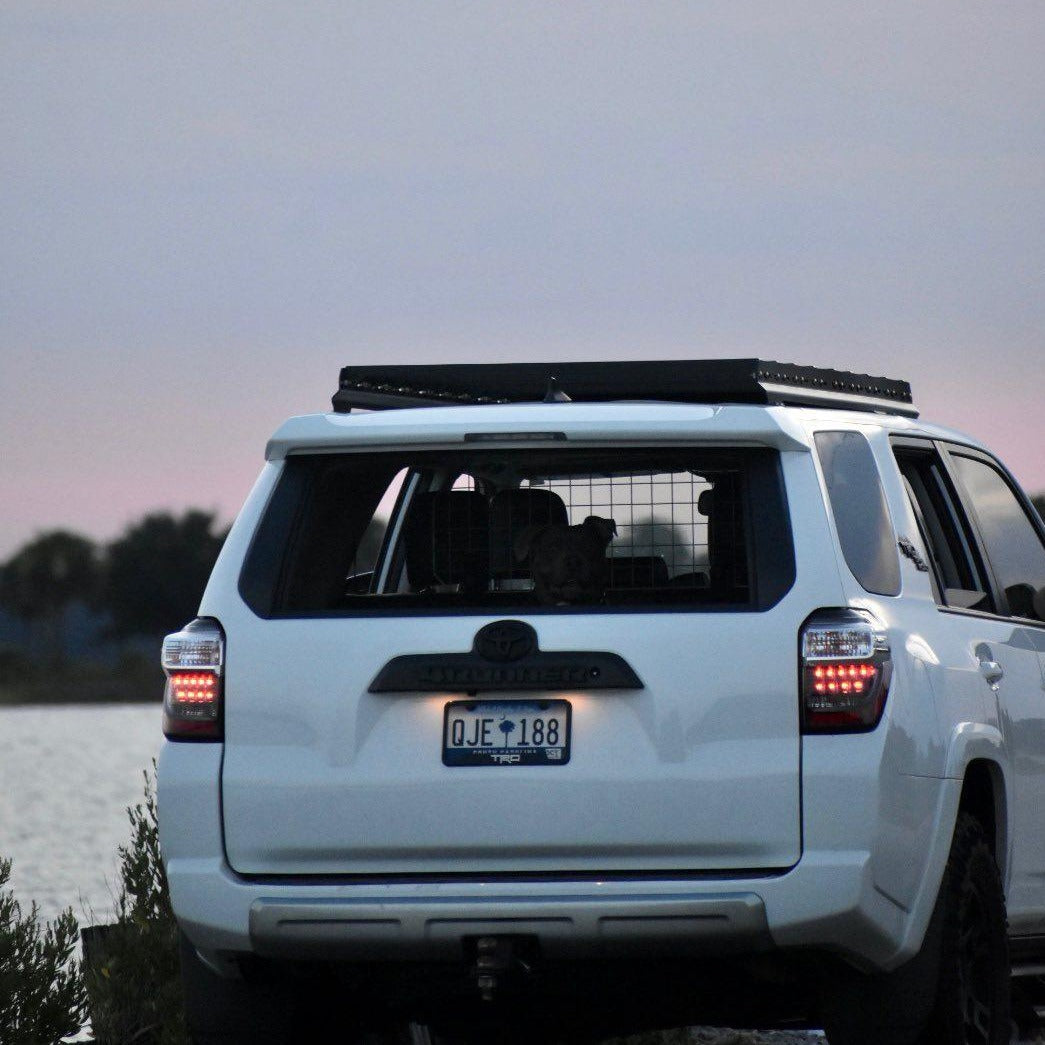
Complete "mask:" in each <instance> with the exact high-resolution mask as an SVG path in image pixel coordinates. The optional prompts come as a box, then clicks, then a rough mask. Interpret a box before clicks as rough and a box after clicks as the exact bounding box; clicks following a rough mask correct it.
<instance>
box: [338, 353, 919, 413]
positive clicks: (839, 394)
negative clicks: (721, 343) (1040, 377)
mask: <svg viewBox="0 0 1045 1045" xmlns="http://www.w3.org/2000/svg"><path fill="white" fill-rule="evenodd" d="M651 399H652V400H663V401H666V402H673V403H761V404H779V403H791V404H799V405H805V406H828V407H837V408H841V409H846V410H870V411H882V412H886V413H892V414H904V415H906V416H908V417H917V416H918V411H917V410H915V409H914V407H913V406H912V405H911V386H910V385H909V384H908V383H907V382H906V381H895V380H892V379H890V378H885V377H871V376H869V375H868V374H853V373H850V372H848V371H845V370H825V369H822V368H820V367H812V366H796V365H795V364H794V363H773V362H768V361H766V360H761V359H670V360H657V361H653V360H649V361H642V362H602V363H439V364H431V365H429V364H419V365H417V366H414V365H409V364H407V365H395V366H384V365H375V366H346V367H343V368H342V370H341V377H340V381H339V384H338V390H337V392H335V393H334V398H333V404H334V410H335V411H337V412H338V413H349V412H351V410H352V408H353V407H360V408H363V409H367V410H388V409H399V408H402V407H412V406H454V405H457V406H460V405H466V404H467V405H471V404H482V403H535V402H536V403H540V402H567V401H571V400H572V401H576V402H605V401H608V400H651Z"/></svg>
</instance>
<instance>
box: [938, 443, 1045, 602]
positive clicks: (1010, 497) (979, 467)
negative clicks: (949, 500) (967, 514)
mask: <svg viewBox="0 0 1045 1045" xmlns="http://www.w3.org/2000/svg"><path fill="white" fill-rule="evenodd" d="M951 460H952V462H953V463H954V469H955V471H956V472H957V474H958V479H959V481H960V483H961V485H962V486H963V487H964V488H965V490H966V492H967V494H968V496H969V500H970V501H971V503H972V510H973V513H974V515H975V517H976V522H977V524H978V525H979V530H980V537H981V539H982V540H983V544H984V547H985V549H986V552H987V557H988V559H989V560H990V563H991V567H992V568H993V570H994V575H995V579H996V580H997V582H998V585H999V587H1001V588H1003V589H1004V591H1005V599H1006V601H1007V602H1008V610H1009V613H1010V614H1012V615H1013V616H1016V617H1028V618H1031V619H1039V620H1040V619H1045V612H1042V611H1043V610H1045V605H1043V602H1045V545H1043V544H1042V539H1041V536H1040V534H1039V533H1038V530H1037V528H1036V527H1035V525H1034V523H1033V522H1032V521H1031V518H1030V516H1029V515H1028V514H1027V512H1026V511H1025V510H1024V507H1023V505H1022V504H1021V503H1020V501H1019V498H1018V497H1017V496H1016V493H1015V491H1014V490H1013V489H1012V487H1011V486H1010V485H1009V482H1008V480H1007V479H1006V478H1005V476H1004V475H1003V474H1002V473H1001V472H1000V471H999V470H998V469H997V468H995V467H994V466H993V465H991V464H988V463H987V462H986V461H984V460H982V459H980V458H977V457H967V456H965V455H964V454H959V453H953V452H952V454H951Z"/></svg>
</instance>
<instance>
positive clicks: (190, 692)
mask: <svg viewBox="0 0 1045 1045" xmlns="http://www.w3.org/2000/svg"><path fill="white" fill-rule="evenodd" d="M224 667H225V635H224V633H223V632H222V630H221V626H220V625H219V624H218V622H217V621H214V620H194V621H193V622H192V623H191V624H189V625H187V626H186V627H185V628H183V629H182V630H181V631H179V632H176V633H175V634H173V635H168V636H167V637H166V638H165V639H164V640H163V670H164V671H165V672H166V673H167V687H166V690H165V691H164V694H163V733H164V736H166V737H167V739H168V740H221V739H222V736H223V719H224V715H223V713H222V701H223V696H224V685H223V674H224Z"/></svg>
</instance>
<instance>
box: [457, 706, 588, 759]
mask: <svg viewBox="0 0 1045 1045" xmlns="http://www.w3.org/2000/svg"><path fill="white" fill-rule="evenodd" d="M569 760H570V702H569V701H568V700H536V701H520V700H452V701H450V702H449V703H448V704H447V705H446V711H445V713H444V715H443V764H444V765H447V766H562V765H565V764H566V763H567V762H569Z"/></svg>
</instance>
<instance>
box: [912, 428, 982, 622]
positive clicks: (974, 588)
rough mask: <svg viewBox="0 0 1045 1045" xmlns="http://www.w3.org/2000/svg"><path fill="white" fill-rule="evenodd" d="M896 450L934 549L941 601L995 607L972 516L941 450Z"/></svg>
mask: <svg viewBox="0 0 1045 1045" xmlns="http://www.w3.org/2000/svg"><path fill="white" fill-rule="evenodd" d="M895 455H896V463H897V465H898V466H899V468H900V474H901V475H902V476H903V480H904V485H905V486H906V487H907V496H908V497H909V498H910V501H911V507H912V509H913V510H914V514H915V517H916V518H917V520H918V527H919V529H920V531H921V536H922V541H923V542H924V544H925V547H926V549H927V550H928V552H929V560H930V563H931V568H932V577H933V580H934V582H935V594H936V599H937V601H938V602H940V603H941V604H942V605H944V606H953V607H954V608H956V609H976V610H985V611H988V612H990V611H992V610H993V609H994V605H993V602H992V600H991V596H990V588H989V586H988V584H987V580H986V576H985V574H984V572H983V568H982V565H981V563H980V561H979V559H978V557H977V555H976V550H975V546H974V543H973V541H972V534H971V532H970V530H969V525H968V521H967V520H966V519H965V517H964V516H963V514H962V512H961V509H960V507H959V504H958V499H957V497H956V495H955V493H954V490H953V488H952V487H951V483H950V481H949V479H948V478H947V471H946V468H945V467H944V464H943V461H942V460H941V459H940V455H939V454H938V453H937V452H936V450H935V449H934V448H933V447H932V446H931V445H930V444H926V445H925V448H924V449H923V448H921V447H911V446H898V447H897V448H896V449H895Z"/></svg>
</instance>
